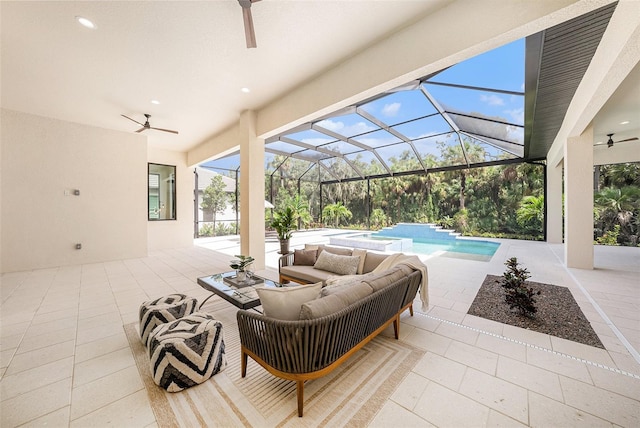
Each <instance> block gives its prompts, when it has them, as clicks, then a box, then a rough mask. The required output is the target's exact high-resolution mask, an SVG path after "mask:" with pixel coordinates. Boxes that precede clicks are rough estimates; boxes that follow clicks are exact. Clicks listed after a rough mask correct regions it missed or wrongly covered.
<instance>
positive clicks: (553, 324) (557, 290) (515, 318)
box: [467, 275, 604, 349]
mask: <svg viewBox="0 0 640 428" xmlns="http://www.w3.org/2000/svg"><path fill="white" fill-rule="evenodd" d="M501 280H502V277H501V276H495V275H487V277H486V278H485V279H484V282H483V283H482V286H481V287H480V290H479V291H478V294H477V295H476V298H475V299H474V300H473V303H472V304H471V307H470V308H469V311H468V312H467V313H468V314H470V315H475V316H478V317H482V318H486V319H490V320H493V321H497V322H501V323H504V324H509V325H513V326H516V327H522V328H526V329H529V330H533V331H537V332H539V333H545V334H550V335H552V336H556V337H560V338H563V339H568V340H571V341H574V342H578V343H583V344H585V345H590V346H595V347H598V348H602V349H604V346H603V345H602V342H601V341H600V339H599V338H598V335H597V334H596V332H595V331H593V328H592V327H591V324H590V323H589V321H588V320H587V318H586V317H585V316H584V314H583V313H582V310H581V309H580V306H578V303H577V302H576V301H575V299H574V298H573V295H572V294H571V291H569V289H568V288H567V287H560V286H557V285H551V284H543V283H540V282H534V281H526V285H527V288H533V290H534V291H540V295H538V296H534V299H535V300H536V308H537V312H536V314H535V317H534V318H529V317H525V316H523V315H520V314H518V312H517V311H516V309H513V310H512V309H510V308H509V305H508V304H507V303H506V302H505V300H504V296H505V291H504V288H503V287H502V285H500V282H501Z"/></svg>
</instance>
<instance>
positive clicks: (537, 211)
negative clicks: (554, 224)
mask: <svg viewBox="0 0 640 428" xmlns="http://www.w3.org/2000/svg"><path fill="white" fill-rule="evenodd" d="M516 215H517V219H518V224H520V225H521V226H527V225H529V226H530V227H531V228H532V229H536V230H540V229H541V228H542V222H543V221H544V196H525V197H524V198H523V199H522V204H521V205H520V208H518V212H517V214H516Z"/></svg>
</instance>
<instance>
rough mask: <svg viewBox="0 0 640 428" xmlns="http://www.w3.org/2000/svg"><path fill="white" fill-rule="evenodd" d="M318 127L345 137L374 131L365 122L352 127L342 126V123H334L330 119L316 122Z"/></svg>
mask: <svg viewBox="0 0 640 428" xmlns="http://www.w3.org/2000/svg"><path fill="white" fill-rule="evenodd" d="M318 126H320V127H322V128H325V129H328V130H329V131H333V132H336V133H338V134H340V135H346V136H352V135H359V134H364V133H365V132H369V131H373V130H374V129H376V128H375V127H373V126H371V125H369V124H367V123H365V122H356V123H354V124H353V125H348V126H347V125H345V124H344V122H340V121H334V120H331V119H325V120H322V121H320V122H318Z"/></svg>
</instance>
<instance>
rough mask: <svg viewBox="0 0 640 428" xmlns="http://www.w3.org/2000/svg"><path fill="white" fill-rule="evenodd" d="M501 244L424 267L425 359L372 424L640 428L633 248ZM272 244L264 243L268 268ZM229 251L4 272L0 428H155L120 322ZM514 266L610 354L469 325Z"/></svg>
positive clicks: (409, 321)
mask: <svg viewBox="0 0 640 428" xmlns="http://www.w3.org/2000/svg"><path fill="white" fill-rule="evenodd" d="M305 241H307V242H327V238H326V236H324V235H323V234H319V233H306V234H304V233H300V234H298V237H296V238H295V239H294V241H293V243H292V244H293V245H294V246H299V245H301V244H302V243H303V242H305ZM500 242H502V245H501V246H500V248H499V249H498V251H497V253H496V255H495V256H494V257H493V259H492V261H490V262H477V261H468V260H460V259H453V258H447V257H431V258H428V259H427V258H425V261H426V263H427V265H428V267H429V273H430V296H431V306H430V308H429V311H428V312H427V313H426V314H423V313H419V312H417V313H416V314H415V316H414V317H409V316H408V314H404V315H403V317H402V327H401V340H404V341H406V342H408V343H411V344H413V345H415V346H417V347H420V348H422V349H424V350H425V351H426V352H425V356H424V358H423V359H422V361H420V362H419V363H418V364H417V365H416V366H415V368H414V369H413V371H412V372H411V373H410V375H409V376H407V378H406V379H405V380H404V382H403V383H402V384H401V385H400V387H399V388H398V389H397V390H396V391H395V392H394V394H393V395H392V396H391V397H390V399H389V400H387V402H386V403H385V404H384V405H383V406H382V407H381V408H380V411H379V413H378V414H377V416H376V417H375V419H374V420H373V421H372V423H371V426H376V427H386V426H399V424H400V425H402V426H421V427H423V426H443V427H447V426H451V427H460V426H527V425H528V426H553V427H557V426H627V427H634V426H635V427H637V426H640V363H639V361H638V360H639V359H640V357H639V356H638V350H640V248H610V247H596V249H595V254H596V269H594V270H593V271H587V270H579V269H569V270H567V269H565V268H564V267H563V265H562V263H561V262H560V260H561V257H562V252H563V247H562V245H550V244H546V243H539V242H525V241H506V240H505V241H500ZM276 247H277V244H276V243H268V244H267V251H268V253H267V265H268V266H271V267H274V266H276V265H277V257H278V256H277V254H276V250H277V248H276ZM212 248H217V249H218V250H219V251H220V252H216V251H213V250H212ZM237 252H238V245H237V239H235V240H234V239H231V240H228V239H210V240H201V241H198V242H197V245H195V246H194V247H192V248H185V249H176V250H167V251H159V252H154V253H152V254H150V255H149V257H147V258H143V259H133V260H121V261H113V262H104V263H96V264H90V265H82V266H68V267H58V268H51V269H42V270H35V271H28V272H17V273H9V274H4V275H2V277H1V280H2V283H1V287H0V293H1V294H0V295H1V299H2V306H1V308H0V376H1V380H0V399H1V402H0V426H2V427H3V428H4V427H13V426H42V425H47V426H54V427H57V426H74V427H75V426H77V427H85V426H117V427H147V426H150V427H151V426H156V421H155V417H154V415H153V412H152V411H151V408H150V406H149V401H148V398H147V395H146V392H145V390H144V387H143V385H142V382H141V380H140V379H139V377H138V374H137V370H136V368H135V363H134V361H133V357H132V355H131V353H130V351H129V347H128V344H127V340H126V338H125V335H124V332H123V329H122V326H123V324H127V323H130V322H134V321H136V320H137V310H138V306H139V304H140V303H141V302H142V301H144V300H147V299H149V298H151V297H156V296H160V295H163V294H168V293H172V292H181V293H186V294H190V295H193V296H196V297H198V298H203V297H204V296H206V293H205V292H204V291H203V290H202V289H200V287H198V286H197V285H196V283H195V279H196V278H197V277H198V276H203V275H206V274H208V273H212V272H214V271H224V270H227V266H228V260H229V259H230V257H229V255H233V254H234V253H236V254H237ZM511 256H517V257H518V258H519V260H520V261H521V262H522V263H524V264H525V266H526V267H527V268H528V269H529V270H530V271H531V272H532V274H533V277H532V280H535V281H540V282H547V283H553V284H557V285H564V286H567V287H569V288H570V290H571V291H572V293H573V295H574V296H575V298H576V300H577V301H578V302H579V304H580V306H581V307H582V309H583V312H584V313H585V315H586V316H587V318H588V319H589V320H590V322H591V324H592V325H593V327H594V330H595V331H596V332H597V333H598V335H599V337H600V338H601V340H602V342H603V343H604V344H605V346H606V350H601V349H597V348H592V347H588V346H584V345H580V344H577V343H573V342H570V341H567V340H563V339H558V338H555V337H551V336H548V335H544V334H540V333H536V332H531V331H527V330H523V329H519V328H515V327H511V326H507V325H504V324H500V323H496V322H493V321H488V320H485V319H481V318H477V317H473V316H469V315H467V314H466V312H467V310H468V308H469V306H470V304H471V302H472V301H473V298H474V296H475V293H476V292H477V290H478V288H479V286H480V284H481V283H482V280H483V279H484V276H485V275H486V274H495V275H500V274H501V273H502V272H503V270H504V266H503V264H502V263H503V261H504V260H505V259H506V258H508V257H511ZM274 273H275V271H274V270H273V269H271V270H270V272H269V274H270V275H273V274H274ZM418 306H419V305H416V307H418Z"/></svg>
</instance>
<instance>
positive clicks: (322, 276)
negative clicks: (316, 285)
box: [280, 266, 335, 282]
mask: <svg viewBox="0 0 640 428" xmlns="http://www.w3.org/2000/svg"><path fill="white" fill-rule="evenodd" d="M280 274H282V275H286V276H289V277H291V278H298V279H300V280H301V281H307V282H318V281H322V282H324V281H326V280H327V278H329V277H330V276H334V275H335V273H333V272H329V271H326V270H320V269H315V268H314V267H313V266H282V267H281V268H280Z"/></svg>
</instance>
